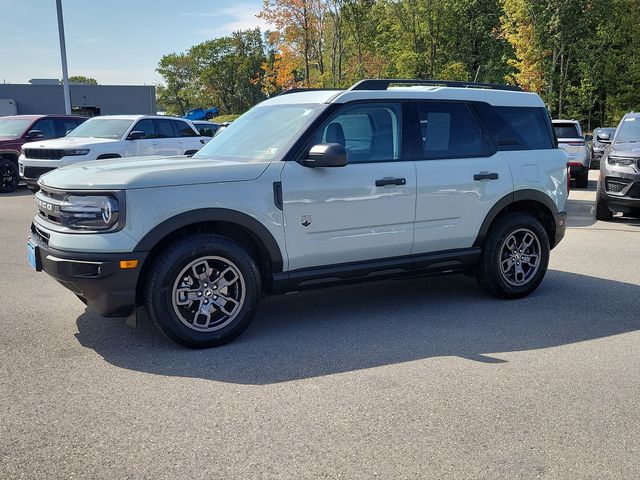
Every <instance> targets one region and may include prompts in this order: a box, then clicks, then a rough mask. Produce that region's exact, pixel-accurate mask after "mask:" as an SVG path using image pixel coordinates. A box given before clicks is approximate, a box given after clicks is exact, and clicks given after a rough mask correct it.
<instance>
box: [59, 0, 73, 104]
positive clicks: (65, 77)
mask: <svg viewBox="0 0 640 480" xmlns="http://www.w3.org/2000/svg"><path fill="white" fill-rule="evenodd" d="M56 9H57V10H58V34H59V35H60V58H61V59H62V90H63V91H64V111H65V113H66V114H67V115H71V93H70V92H69V72H68V70H67V46H66V44H65V42H64V21H63V20H62V0H56Z"/></svg>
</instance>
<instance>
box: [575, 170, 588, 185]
mask: <svg viewBox="0 0 640 480" xmlns="http://www.w3.org/2000/svg"><path fill="white" fill-rule="evenodd" d="M588 186H589V170H586V171H584V172H581V173H579V174H578V176H577V177H576V188H587V187H588Z"/></svg>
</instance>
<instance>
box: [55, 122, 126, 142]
mask: <svg viewBox="0 0 640 480" xmlns="http://www.w3.org/2000/svg"><path fill="white" fill-rule="evenodd" d="M132 123H133V120H122V119H117V118H91V119H89V120H87V121H86V122H84V123H83V124H81V125H79V126H77V127H76V128H74V129H73V130H72V131H71V132H70V133H69V135H67V137H81V138H115V139H120V138H122V137H123V136H124V134H125V132H126V131H127V129H128V128H129V127H130V126H131V124H132Z"/></svg>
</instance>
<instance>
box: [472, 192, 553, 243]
mask: <svg viewBox="0 0 640 480" xmlns="http://www.w3.org/2000/svg"><path fill="white" fill-rule="evenodd" d="M525 200H529V201H534V202H537V203H540V204H542V205H544V206H545V207H547V208H548V209H549V211H550V212H551V214H552V215H557V214H558V213H559V212H558V207H556V204H555V203H554V201H553V200H552V199H551V197H549V195H547V194H545V193H543V192H541V191H540V190H532V189H525V190H517V191H515V192H512V193H509V194H507V195H505V196H504V197H502V198H501V199H500V200H498V201H497V202H496V204H495V205H494V206H493V207H491V210H489V213H487V216H486V217H485V218H484V221H483V222H482V225H481V226H480V231H479V232H478V236H477V237H476V240H475V242H473V246H474V247H480V246H481V245H482V242H483V241H484V239H485V237H486V236H487V233H488V232H489V228H491V224H492V223H493V221H494V220H495V219H496V217H497V216H498V214H499V213H500V212H501V211H502V210H504V209H505V208H506V207H508V206H509V205H511V204H513V203H516V202H522V201H525Z"/></svg>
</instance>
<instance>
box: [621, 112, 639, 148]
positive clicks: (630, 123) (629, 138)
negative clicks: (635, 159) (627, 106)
mask: <svg viewBox="0 0 640 480" xmlns="http://www.w3.org/2000/svg"><path fill="white" fill-rule="evenodd" d="M621 142H628V143H636V142H640V117H627V118H625V119H623V120H622V122H620V126H619V127H618V133H617V134H616V143H621Z"/></svg>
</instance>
